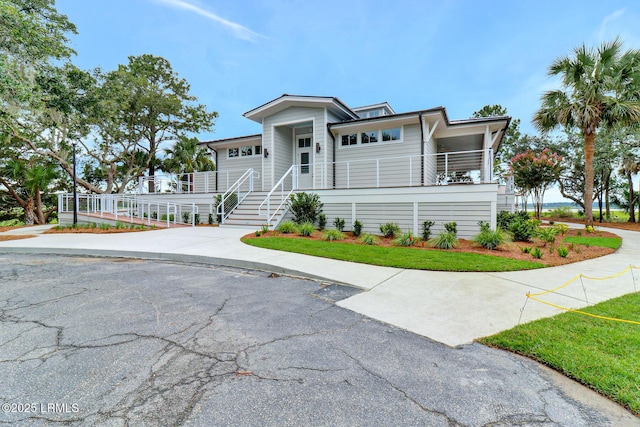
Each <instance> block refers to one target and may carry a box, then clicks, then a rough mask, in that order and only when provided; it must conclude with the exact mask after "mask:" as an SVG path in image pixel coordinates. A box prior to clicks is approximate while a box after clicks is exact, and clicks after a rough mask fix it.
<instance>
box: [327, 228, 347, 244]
mask: <svg viewBox="0 0 640 427" xmlns="http://www.w3.org/2000/svg"><path fill="white" fill-rule="evenodd" d="M323 237H324V240H328V241H329V242H332V241H334V240H342V239H344V233H342V231H340V230H327V231H325V232H324V236H323Z"/></svg>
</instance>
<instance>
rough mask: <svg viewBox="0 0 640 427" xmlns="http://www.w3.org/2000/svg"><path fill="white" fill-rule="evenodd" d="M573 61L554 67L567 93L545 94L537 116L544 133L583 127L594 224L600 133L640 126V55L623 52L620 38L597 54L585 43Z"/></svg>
mask: <svg viewBox="0 0 640 427" xmlns="http://www.w3.org/2000/svg"><path fill="white" fill-rule="evenodd" d="M573 53H574V55H573V56H572V57H561V58H558V59H556V60H555V61H553V63H552V64H551V66H550V67H549V75H550V76H558V75H560V76H561V77H562V86H563V90H554V91H548V92H545V93H544V95H543V96H542V106H541V107H540V109H539V110H538V111H537V112H536V113H535V114H534V116H533V124H534V125H535V126H536V128H538V130H540V131H541V132H548V131H550V130H552V129H554V128H556V127H559V126H564V127H566V128H569V129H571V128H578V129H579V130H580V132H581V133H582V137H583V139H584V161H585V188H584V213H585V225H593V181H594V170H593V156H594V151H595V137H596V132H597V130H598V128H600V127H601V126H606V127H609V126H611V125H614V124H616V123H618V124H631V123H636V122H638V121H640V101H639V99H640V97H639V96H638V95H639V91H640V74H639V73H640V69H639V64H640V51H638V50H628V51H626V52H624V53H622V42H621V41H620V40H619V39H618V38H616V39H615V40H614V41H612V42H608V43H603V44H602V45H601V46H600V47H599V48H598V49H596V50H594V49H588V48H587V47H585V45H584V44H583V45H582V46H580V47H577V48H575V49H574V51H573Z"/></svg>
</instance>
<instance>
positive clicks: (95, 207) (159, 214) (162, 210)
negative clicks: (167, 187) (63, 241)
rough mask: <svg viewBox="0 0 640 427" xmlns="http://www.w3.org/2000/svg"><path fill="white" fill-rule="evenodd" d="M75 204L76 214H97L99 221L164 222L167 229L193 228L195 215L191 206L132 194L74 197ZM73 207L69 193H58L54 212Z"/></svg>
mask: <svg viewBox="0 0 640 427" xmlns="http://www.w3.org/2000/svg"><path fill="white" fill-rule="evenodd" d="M77 203H78V206H77V212H79V213H86V214H87V215H91V214H94V215H98V214H99V215H100V218H104V217H105V214H108V215H111V216H113V219H114V220H115V221H120V222H128V223H140V222H146V223H147V224H148V225H151V224H152V222H155V221H160V222H166V226H167V227H171V225H172V224H173V225H174V226H175V225H176V224H190V225H191V226H192V227H193V226H195V225H196V215H198V214H199V213H198V206H197V205H196V204H195V203H172V202H160V201H153V200H150V199H144V198H141V197H138V196H137V195H135V194H78V195H77ZM73 204H74V200H73V194H67V193H63V194H58V212H73V209H74V208H73ZM109 219H111V218H109ZM136 219H137V220H138V221H136Z"/></svg>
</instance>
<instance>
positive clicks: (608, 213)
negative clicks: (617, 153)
mask: <svg viewBox="0 0 640 427" xmlns="http://www.w3.org/2000/svg"><path fill="white" fill-rule="evenodd" d="M610 185H611V172H609V174H608V175H607V177H606V178H605V180H604V209H605V212H606V213H605V215H606V218H607V221H609V220H610V219H611V207H610V206H609V186H610Z"/></svg>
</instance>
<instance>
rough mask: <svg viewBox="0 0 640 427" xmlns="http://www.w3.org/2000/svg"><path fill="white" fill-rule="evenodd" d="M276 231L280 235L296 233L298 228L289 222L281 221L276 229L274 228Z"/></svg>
mask: <svg viewBox="0 0 640 427" xmlns="http://www.w3.org/2000/svg"><path fill="white" fill-rule="evenodd" d="M276 230H278V231H279V232H280V233H282V234H290V233H296V232H297V231H298V226H297V225H296V223H295V222H293V221H291V220H289V221H282V222H281V223H280V225H278V228H276Z"/></svg>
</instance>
